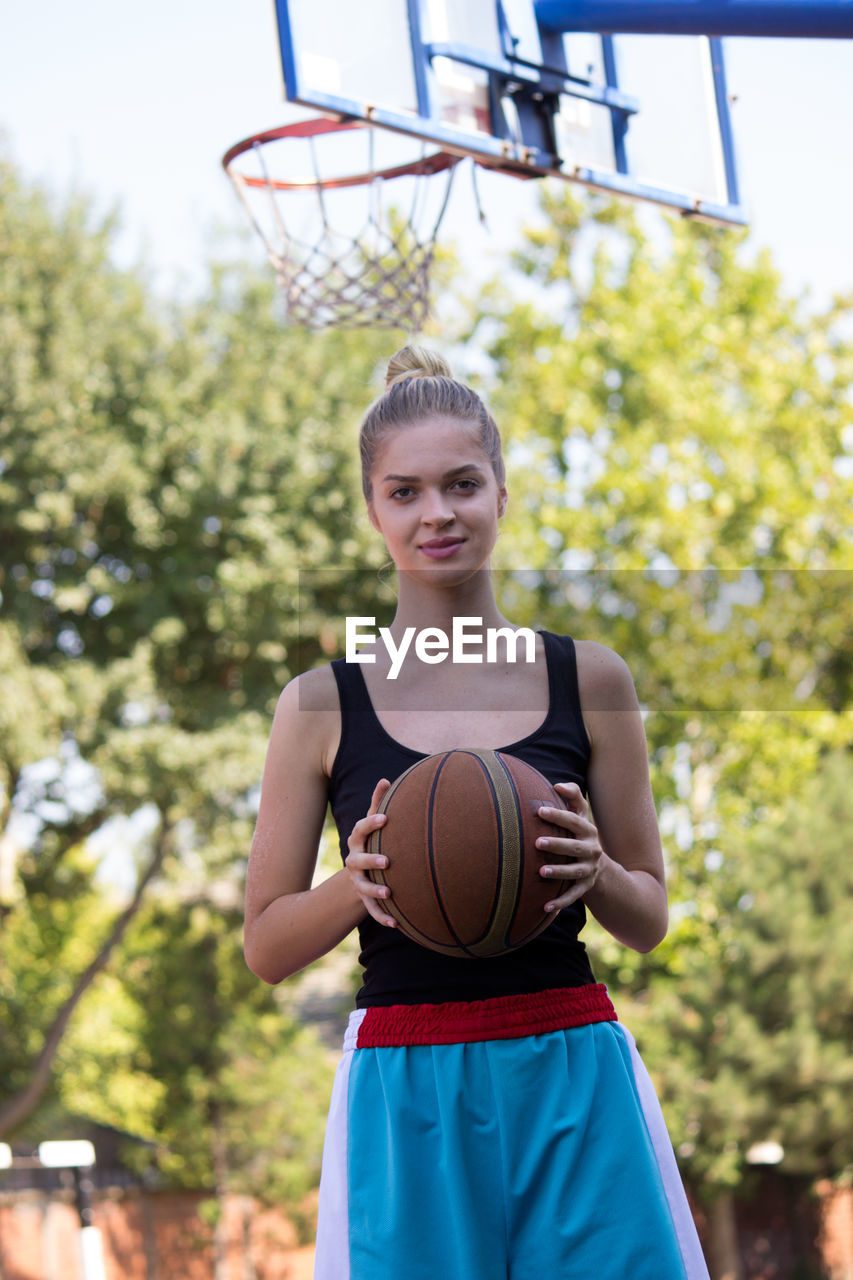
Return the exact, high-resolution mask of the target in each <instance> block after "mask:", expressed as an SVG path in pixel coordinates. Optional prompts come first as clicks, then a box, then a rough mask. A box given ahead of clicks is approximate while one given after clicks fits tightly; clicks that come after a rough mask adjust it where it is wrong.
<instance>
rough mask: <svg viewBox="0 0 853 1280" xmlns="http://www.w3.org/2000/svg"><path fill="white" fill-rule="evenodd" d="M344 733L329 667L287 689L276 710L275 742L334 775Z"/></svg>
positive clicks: (305, 673) (304, 676) (294, 681)
mask: <svg viewBox="0 0 853 1280" xmlns="http://www.w3.org/2000/svg"><path fill="white" fill-rule="evenodd" d="M340 733H341V709H340V699H339V697H338V687H337V682H336V680H335V676H334V673H333V671H332V668H331V667H330V666H325V667H315V668H312V669H311V670H310V671H303V672H302V674H301V675H298V676H294V678H293V679H292V680H291V681H290V682H289V683H288V684H287V685H285V687H284V689H283V690H282V691H281V694H280V695H279V699H278V705H277V707H276V713H275V720H274V722H273V729H272V741H278V742H279V743H280V744H282V745H283V744H284V741H288V742H289V744H290V746H291V748H292V749H296V750H297V751H298V752H300V753H301V754H304V755H306V756H309V757H313V758H314V759H315V760H317V761H319V762H320V765H321V768H322V771H323V772H324V773H325V774H327V775H328V774H329V773H330V772H331V767H332V762H333V761H334V758H335V753H336V752H337V749H338V743H339V741H340Z"/></svg>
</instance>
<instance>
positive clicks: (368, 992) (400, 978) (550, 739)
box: [329, 631, 595, 1008]
mask: <svg viewBox="0 0 853 1280" xmlns="http://www.w3.org/2000/svg"><path fill="white" fill-rule="evenodd" d="M541 634H542V639H543V643H544V645H545V658H546V662H547V667H548V685H549V705H548V713H547V715H546V717H545V719H544V720H543V722H542V724H541V725H540V726H539V728H538V729H536V730H535V732H533V733H531V734H529V735H528V736H527V737H526V738H522V739H521V740H520V741H518V742H513V743H511V744H510V745H509V746H506V747H501V748H500V750H502V751H505V752H506V753H507V754H509V755H513V756H518V758H519V759H520V760H524V761H526V763H527V764H531V765H533V766H534V768H536V769H538V770H539V772H540V773H542V774H544V775H545V777H546V778H548V779H549V781H550V782H552V783H555V782H576V783H577V784H578V786H579V787H581V789H582V790H583V792H584V794H586V779H587V766H588V763H589V754H590V745H589V739H588V737H587V734H586V730H585V728H584V724H583V719H582V718H581V708H580V695H579V692H578V677H577V663H576V660H575V646H574V642H573V641H572V639H571V637H570V636H557V635H553V634H552V633H551V632H549V631H543V632H542V633H541ZM331 667H332V671H333V672H334V674H335V679H336V681H337V684H338V694H339V697H340V703H341V741H340V746H339V747H338V752H337V755H336V756H335V762H334V764H333V766H332V776H331V779H330V784H329V801H330V804H331V808H332V816H333V817H334V819H335V823H336V825H337V828H338V833H339V835H340V844H341V856H342V857H343V858H345V857H346V855H347V839H348V838H349V836H350V834H351V832H352V829H353V827H354V826H355V824H356V822H357V821H358V820H359V819H360V818H363V817H364V816H365V814H366V813H367V811H368V809H369V808H370V798H371V796H372V794H373V788H374V787H375V786H376V783H377V782H378V781H379V779H380V778H388V779H389V781H393V780H394V779H395V778H396V777H398V776H399V775H400V774H401V773H402V772H403V771H404V770H405V769H408V768H409V766H410V765H412V764H414V763H415V761H416V760H422V759H424V754H425V753H424V752H421V751H413V750H412V749H411V748H410V747H404V746H403V745H402V744H401V743H399V742H396V741H395V740H394V739H393V738H392V737H391V736H390V734H388V733H386V731H385V729H384V728H383V727H382V724H381V723H380V721H379V719H378V717H377V715H376V712H375V711H374V709H373V704H372V702H371V701H370V695H369V694H368V692H367V686H366V684H365V682H364V677H363V675H362V672H361V666H360V664H358V663H348V662H347V661H346V660H345V659H344V658H337V659H336V660H335V661H334V662H332V664H331ZM459 745H460V746H465V745H467V744H465V743H460V744H459ZM555 892H556V888H555ZM585 921H586V911H585V908H584V905H583V903H582V902H576V903H574V904H573V905H572V906H571V907H567V908H566V909H565V910H563V911H561V912H560V913H559V915H558V916H557V919H556V920H555V921H554V923H553V924H552V925H550V926H549V927H548V928H547V929H546V930H545V931H544V932H543V933H540V934H539V936H538V937H537V938H534V940H533V941H532V942H529V943H527V945H526V946H523V947H519V948H518V949H517V950H516V951H511V952H509V953H507V954H506V955H503V956H495V957H493V958H491V959H470V958H467V957H466V958H463V959H458V960H457V959H455V958H454V957H452V956H444V955H440V954H439V953H438V952H436V951H430V950H428V949H427V948H426V947H422V946H420V945H419V944H418V943H416V942H412V941H411V940H410V939H409V938H407V937H406V936H405V934H403V933H401V932H400V930H399V929H387V928H385V926H384V925H381V924H377V923H376V921H375V920H373V919H372V918H371V917H370V916H367V917H366V918H365V919H364V920H363V922H362V923H361V924H360V925H359V939H360V943H361V955H360V957H359V960H360V962H361V964H362V965H363V966H364V970H365V972H364V983H363V985H362V987H361V990H360V991H359V993H358V995H357V997H356V1004H357V1005H358V1006H359V1007H360V1008H363V1007H366V1006H370V1005H392V1004H442V1003H444V1002H445V1001H450V1000H485V999H489V998H490V997H494V996H503V995H521V994H525V993H528V992H533V991H546V990H548V989H549V988H551V987H578V986H584V985H586V984H587V983H590V982H594V981H595V978H594V977H593V974H592V969H591V968H590V964H589V959H588V957H587V954H586V948H585V946H584V945H583V943H582V942H580V941H579V940H578V934H579V933H580V931H581V929H582V928H583V926H584V923H585Z"/></svg>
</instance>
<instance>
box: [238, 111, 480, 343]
mask: <svg viewBox="0 0 853 1280" xmlns="http://www.w3.org/2000/svg"><path fill="white" fill-rule="evenodd" d="M379 132H380V131H379V130H377V129H375V128H373V127H371V126H369V125H365V124H364V123H363V122H362V121H346V122H342V121H340V120H332V119H328V118H326V117H321V118H319V119H312V120H302V121H299V122H298V123H295V124H291V125H284V126H282V127H281V128H278V129H271V130H268V131H267V132H265V133H259V134H256V135H254V136H253V137H251V138H246V139H244V140H243V141H242V142H238V143H237V144H236V145H235V146H233V147H231V149H230V150H229V151H228V152H226V154H225V156H224V157H223V159H222V164H223V167H224V169H225V172H226V173H227V174H228V177H229V178H230V179H231V181H232V183H233V184H234V187H235V189H236V191H237V194H238V196H239V197H240V200H241V201H242V203H243V205H244V207H245V209H246V211H247V213H248V215H249V218H250V220H251V222H252V225H253V226H254V228H255V230H256V231H257V233H258V235H259V236H260V237H261V240H262V241H263V243H264V246H265V248H266V251H267V256H268V257H269V260H270V262H271V263H272V265H273V267H274V269H275V272H276V275H277V277H278V279H279V281H280V283H281V286H282V291H283V295H284V301H285V308H286V313H287V318H288V320H289V321H290V323H292V324H295V325H302V326H304V327H306V328H309V329H323V328H327V327H332V326H335V327H342V328H356V327H364V326H368V325H369V326H378V327H383V328H400V329H405V330H407V331H410V332H417V331H418V330H420V329H421V327H422V326H423V324H424V322H425V320H426V318H427V316H428V314H429V290H430V271H431V267H432V263H433V257H434V252H435V241H436V236H437V234H438V230H439V227H440V226H441V221H442V218H443V217H444V213H445V210H446V208H447V203H448V200H449V197H450V190H451V186H452V183H453V176H454V173H455V169H456V165H457V163H458V157H457V156H453V155H450V154H448V153H447V152H443V151H438V152H433V153H432V154H430V155H427V154H426V153H425V149H424V151H423V152H422V154H421V155H420V157H419V158H418V159H415V160H406V161H405V162H403V163H386V161H387V160H388V158H389V155H388V153H389V152H392V151H393V149H394V147H397V148H398V149H399V147H400V145H401V141H402V140H401V138H400V136H399V135H393V136H390V138H389V135H388V134H387V132H386V131H382V132H383V137H382V138H381V139H380V138H378V137H377V134H378V133H379ZM405 145H406V147H407V148H408V149H410V148H411V146H412V145H413V144H412V141H411V139H407V140H406V142H405ZM380 146H381V147H383V148H384V153H385V154H384V155H383V158H382V159H383V163H382V164H380V162H379V156H378V150H379V147H380ZM359 150H360V151H361V154H362V155H363V156H364V159H363V161H362V164H361V166H360V167H357V168H356V171H355V172H353V171H352V165H353V157H354V153H357V152H358V151H359ZM238 160H239V161H240V164H239V166H238V164H237V161H238ZM300 165H302V166H304V168H303V171H302V174H301V176H300ZM342 170H345V171H342ZM391 183H393V184H394V185H393V188H392V189H391V191H390V192H389V190H388V188H389V184H391ZM353 228H355V229H353Z"/></svg>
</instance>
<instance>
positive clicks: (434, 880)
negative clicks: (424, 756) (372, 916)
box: [418, 751, 475, 955]
mask: <svg viewBox="0 0 853 1280" xmlns="http://www.w3.org/2000/svg"><path fill="white" fill-rule="evenodd" d="M451 754H452V753H451V752H450V751H446V752H445V753H444V755H443V757H442V759H441V762H440V763H439V765H438V767H437V768H436V771H435V773H434V774H433V776H432V782H431V783H430V790H429V799H428V801H427V857H428V859H429V877H430V883H431V884H432V891H433V894H434V896H435V900H436V902H437V904H438V909H439V911H440V912H441V916H442V919H443V920H444V923H445V924H446V925H447V932H448V933H449V934H450V936H451V938H454V939H455V940H456V945H457V947H461V948H462V950H463V951H464V952H466V954H468V955H474V954H475V953H474V952H473V951H471V949H470V948H469V947H467V946H466V945H465V943H464V942H463V941H462V939H461V938H460V937H459V934H458V933H457V932H456V930H455V929H454V927H453V924H452V922H451V919H450V916H449V915H448V914H447V911H446V909H445V906H444V901H443V899H442V896H441V890H440V888H439V883H438V871H437V868H436V864H435V846H434V843H433V805H434V802H435V792H436V788H437V786H438V780H439V778H440V777H441V774H442V771H443V769H444V766H445V765H446V764H447V761H448V760H449V759H450V756H451ZM418 932H420V930H418ZM423 936H426V935H423Z"/></svg>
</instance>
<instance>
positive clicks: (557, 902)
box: [536, 782, 604, 914]
mask: <svg viewBox="0 0 853 1280" xmlns="http://www.w3.org/2000/svg"><path fill="white" fill-rule="evenodd" d="M554 790H555V791H558V792H559V793H560V795H561V796H562V797H563V799H564V800H565V802H566V804H567V806H568V808H566V809H559V808H557V807H552V806H551V805H543V806H542V807H541V808H540V809H539V816H540V817H541V818H545V819H546V821H548V822H550V823H552V825H554V826H556V827H562V828H563V829H564V830H565V835H564V836H556V835H555V836H542V837H541V838H540V839H539V840H537V841H536V848H537V849H539V850H540V851H541V852H542V853H543V854H544V856H545V859H546V860H545V862H544V863H543V865H542V867H541V868H540V870H539V874H540V875H541V876H542V877H543V878H544V879H547V880H551V879H553V880H555V881H557V882H558V883H557V885H555V888H557V893H558V896H557V897H556V898H554V899H553V900H552V901H551V902H548V903H546V905H545V910H546V911H553V912H554V913H555V914H556V912H558V911H561V910H562V908H563V907H569V906H571V904H572V903H573V902H577V900H578V898H582V897H583V896H584V894H585V893H589V891H590V889H592V887H593V885H594V884H595V882H596V881H597V879H598V875H599V872H600V870H601V860H602V857H603V856H604V851H603V849H602V847H601V841H600V840H599V838H598V828H597V827H596V825H595V823H594V822H593V821H592V819H591V817H590V808H589V805H588V804H587V802H586V800H585V799H584V795H583V792H582V791H581V789H580V787H579V786H578V785H577V783H574V782H558V783H557V785H556V787H555V788H554ZM561 890H563V891H562V892H561Z"/></svg>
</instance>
